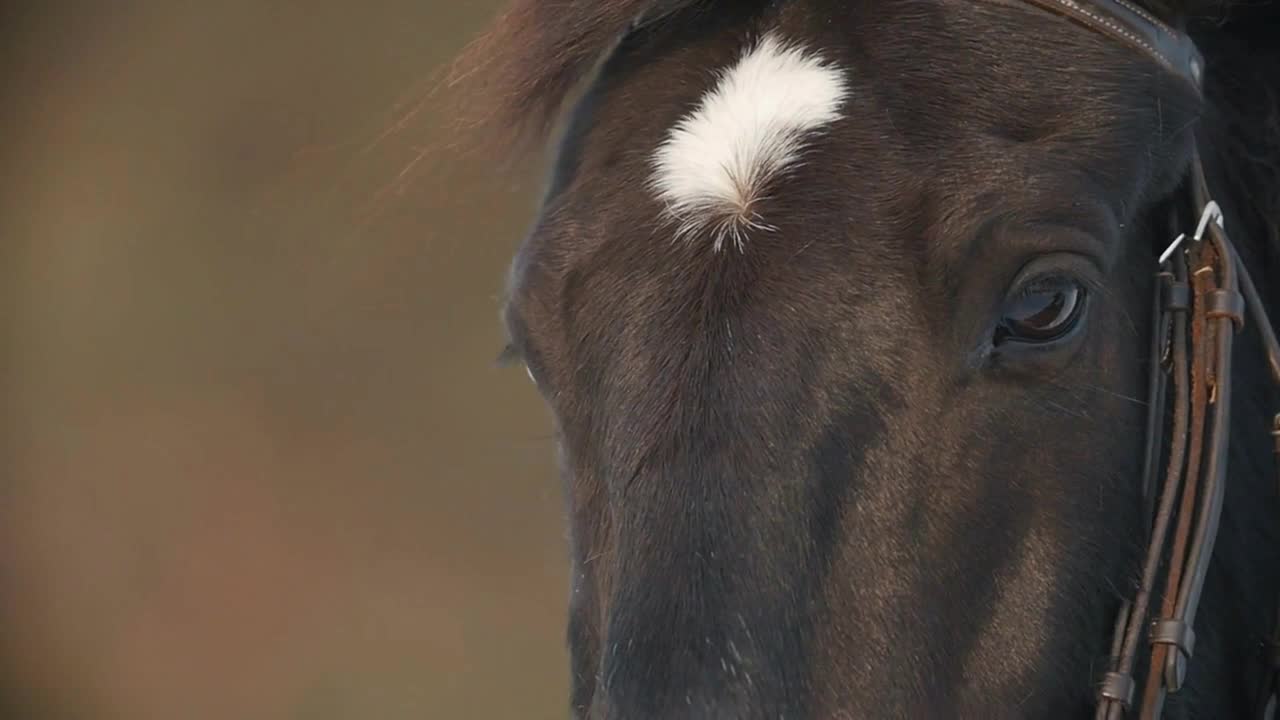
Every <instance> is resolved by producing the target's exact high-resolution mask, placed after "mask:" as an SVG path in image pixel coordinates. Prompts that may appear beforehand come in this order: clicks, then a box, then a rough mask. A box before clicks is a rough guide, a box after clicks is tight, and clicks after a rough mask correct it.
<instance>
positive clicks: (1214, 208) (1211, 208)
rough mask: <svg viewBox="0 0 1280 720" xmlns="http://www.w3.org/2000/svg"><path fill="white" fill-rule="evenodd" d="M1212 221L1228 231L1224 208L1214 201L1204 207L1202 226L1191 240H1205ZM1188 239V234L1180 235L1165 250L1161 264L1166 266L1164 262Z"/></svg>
mask: <svg viewBox="0 0 1280 720" xmlns="http://www.w3.org/2000/svg"><path fill="white" fill-rule="evenodd" d="M1210 221H1212V222H1216V223H1217V224H1218V227H1220V228H1222V229H1223V230H1226V229H1227V226H1226V224H1225V222H1224V220H1223V218H1222V208H1220V207H1218V203H1217V202H1215V201H1213V200H1210V201H1209V203H1208V204H1207V205H1205V206H1204V212H1202V213H1200V224H1199V225H1197V226H1196V234H1195V235H1193V236H1192V237H1191V239H1192V240H1194V241H1196V242H1200V241H1201V240H1203V239H1204V231H1205V230H1208V229H1209V222H1210ZM1186 239H1187V234H1186V233H1181V234H1179V235H1178V237H1176V238H1174V239H1173V242H1172V243H1171V244H1170V245H1169V247H1167V248H1165V251H1164V252H1163V253H1160V260H1159V264H1160V265H1164V261H1165V260H1168V259H1169V256H1171V255H1173V251H1174V250H1177V249H1178V246H1179V245H1181V244H1182V241H1183V240H1186Z"/></svg>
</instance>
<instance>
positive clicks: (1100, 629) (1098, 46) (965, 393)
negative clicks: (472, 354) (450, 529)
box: [507, 0, 1196, 718]
mask: <svg viewBox="0 0 1280 720" xmlns="http://www.w3.org/2000/svg"><path fill="white" fill-rule="evenodd" d="M1144 63H1145V61H1143V60H1142V59H1141V58H1137V57H1135V56H1134V55H1133V54H1132V53H1130V52H1129V51H1127V50H1125V49H1124V48H1122V47H1119V46H1115V45H1113V44H1111V43H1108V42H1106V41H1105V40H1103V39H1101V38H1100V37H1098V36H1096V35H1095V34H1093V33H1088V32H1085V31H1083V30H1080V29H1079V28H1076V27H1075V26H1073V25H1071V24H1069V23H1067V22H1064V21H1062V20H1061V19H1060V18H1057V17H1055V16H1049V15H1047V14H1045V13H1042V12H1040V11H1038V10H1035V9H1034V8H1030V7H1022V6H1018V5H1013V6H1005V5H1003V4H991V5H986V4H982V3H921V2H905V1H902V2H897V1H895V2H888V1H886V2H878V3H875V4H874V7H873V6H872V4H870V3H843V2H824V1H819V0H807V1H805V2H793V3H786V4H779V5H775V4H766V3H744V4H742V5H741V6H740V7H737V8H735V9H732V10H724V11H723V12H717V13H715V14H712V13H706V12H702V11H699V10H697V9H691V10H686V11H683V12H677V13H674V14H670V15H666V16H664V17H663V18H662V20H661V21H660V22H657V23H654V24H651V25H647V26H644V27H641V28H640V29H637V30H635V31H634V32H632V33H631V34H630V35H628V36H627V37H626V38H625V39H624V40H623V42H622V43H621V45H620V46H619V47H618V48H617V49H616V50H615V51H614V52H613V54H612V56H611V57H610V58H609V60H608V61H607V62H606V63H605V64H604V66H603V68H602V69H601V70H600V72H599V75H598V76H597V78H596V79H595V80H594V81H593V83H592V84H591V87H590V88H589V90H588V91H587V93H586V96H585V98H584V99H583V100H582V102H581V103H580V105H579V106H578V107H577V109H576V110H575V112H574V114H573V117H572V121H571V122H570V124H569V129H568V132H567V135H566V139H565V141H564V143H563V145H562V147H561V152H560V155H559V159H558V163H557V170H556V175H555V178H554V182H553V183H552V189H551V192H550V194H549V196H548V198H547V201H546V205H545V208H544V211H543V215H542V217H541V219H540V221H539V223H538V225H537V227H536V229H535V231H534V232H533V233H532V234H531V235H530V237H529V238H528V239H527V241H526V242H525V244H524V245H523V247H522V248H521V250H520V252H519V255H518V257H517V260H516V263H515V266H514V269H513V275H512V285H511V296H510V297H511V299H510V303H509V307H508V311H507V320H508V325H509V328H510V333H511V336H512V338H513V342H514V344H515V346H516V347H517V348H518V349H519V350H520V352H521V354H522V355H523V357H524V358H525V359H526V361H527V364H528V366H529V368H530V370H531V375H532V376H533V377H534V378H535V381H536V382H537V384H538V386H539V388H540V390H541V391H542V392H543V394H544V395H545V397H546V399H547V402H548V403H549V405H550V406H551V408H552V409H553V411H554V416H555V421H556V425H557V429H558V433H559V439H560V444H561V448H562V461H563V466H564V471H565V476H566V487H567V496H568V503H569V510H570V519H571V524H572V550H573V562H574V575H573V578H574V580H573V588H572V599H571V619H570V638H569V639H570V644H571V647H572V652H573V665H574V706H575V708H576V709H577V711H578V712H579V714H580V715H582V716H584V717H593V718H595V717H600V718H604V717H609V718H615V717H617V718H624V717H625V718H630V717H708V716H713V717H761V718H764V717H781V716H785V717H797V716H815V717H840V716H842V715H841V713H843V714H844V715H843V716H847V717H907V716H909V717H934V716H950V717H954V716H966V717H967V716H982V717H993V716H1007V715H1010V714H1014V715H1028V716H1033V717H1042V716H1045V715H1054V716H1060V715H1064V714H1068V713H1071V712H1074V711H1076V710H1081V711H1083V709H1084V707H1085V706H1086V705H1087V703H1088V702H1089V701H1090V698H1091V694H1092V686H1093V682H1094V681H1095V680H1096V678H1097V674H1098V671H1099V670H1100V668H1101V667H1102V664H1103V660H1104V659H1105V657H1106V647H1105V644H1106V640H1107V637H1108V634H1109V630H1110V622H1111V619H1112V618H1113V617H1114V612H1115V608H1116V607H1117V605H1118V603H1119V599H1120V597H1121V595H1122V593H1123V591H1124V588H1127V587H1129V586H1130V585H1131V584H1132V579H1131V575H1132V572H1133V566H1134V562H1135V559H1136V556H1137V550H1136V549H1137V545H1138V540H1139V539H1140V538H1139V526H1140V523H1141V520H1140V518H1139V512H1138V508H1139V507H1140V501H1139V498H1140V493H1141V489H1140V487H1139V471H1140V468H1139V464H1140V458H1141V456H1142V438H1143V433H1142V426H1143V420H1144V417H1145V407H1144V402H1143V398H1144V396H1145V382H1146V377H1147V373H1148V371H1149V367H1150V359H1149V358H1148V354H1149V352H1148V347H1147V345H1148V329H1149V318H1148V314H1149V307H1150V299H1149V292H1150V289H1151V283H1150V277H1151V275H1152V274H1153V271H1154V268H1155V261H1154V252H1155V251H1157V250H1158V248H1157V246H1159V245H1161V244H1162V243H1164V242H1166V241H1167V239H1168V238H1166V237H1165V233H1164V230H1163V229H1164V228H1165V227H1167V224H1168V223H1167V218H1165V217H1164V216H1162V215H1159V213H1158V212H1157V207H1156V206H1157V204H1158V202H1159V201H1160V200H1162V199H1163V198H1166V197H1167V196H1168V195H1169V194H1170V193H1171V192H1172V191H1173V189H1174V180H1175V178H1177V177H1178V176H1179V175H1180V173H1181V172H1182V170H1183V168H1184V167H1185V163H1186V154H1187V151H1188V148H1189V140H1190V138H1189V135H1188V132H1187V131H1186V128H1187V127H1188V126H1189V125H1190V124H1191V122H1192V120H1193V114H1194V113H1195V112H1196V109H1195V107H1194V106H1193V104H1192V103H1191V102H1190V101H1189V100H1188V99H1187V98H1179V97H1178V96H1177V95H1178V93H1177V88H1176V87H1174V83H1173V81H1172V80H1166V79H1164V78H1163V77H1162V74H1161V71H1160V69H1159V68H1156V67H1154V66H1148V65H1146V64H1144Z"/></svg>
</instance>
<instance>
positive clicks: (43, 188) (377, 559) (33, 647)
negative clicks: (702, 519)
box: [0, 0, 568, 720]
mask: <svg viewBox="0 0 1280 720" xmlns="http://www.w3.org/2000/svg"><path fill="white" fill-rule="evenodd" d="M27 5H28V7H25V8H24V7H22V6H21V5H7V6H6V8H5V10H4V11H3V13H4V16H3V17H0V28H3V32H4V34H5V37H4V44H3V48H4V50H3V53H2V55H3V57H4V59H3V61H0V81H2V82H0V88H3V92H4V98H3V102H0V131H2V132H3V140H2V141H0V298H2V300H3V301H2V302H0V318H2V322H3V335H0V338H2V340H3V342H2V343H0V403H2V404H0V407H3V413H2V414H0V423H2V427H0V717H3V718H5V719H8V718H33V719H35V720H45V719H47V718H48V719H62V718H67V719H80V718H92V719H98V718H103V719H108V720H110V719H114V718H129V719H131V720H135V719H150V718H164V719H165V720H185V719H187V718H193V719H200V718H219V719H224V718H237V719H239V718H244V719H254V718H264V719H276V718H287V719H291V720H292V719H297V720H307V719H312V718H314V719H316V720H321V719H325V718H375V719H380V718H387V719H392V720H394V719H398V718H534V719H537V718H563V717H565V716H566V710H565V708H566V706H567V699H566V683H567V667H566V659H565V657H564V648H563V644H564V643H563V640H562V636H563V626H564V615H565V598H566V594H567V589H568V579H567V560H566V550H565V540H564V521H563V514H562V506H561V496H560V488H559V484H558V480H557V477H556V473H555V469H554V449H553V446H552V441H551V437H550V422H549V418H548V415H547V413H546V411H545V410H544V408H543V406H542V404H541V401H540V400H539V399H538V398H537V395H536V393H535V391H534V390H533V388H532V387H531V385H530V384H529V383H528V381H527V380H526V378H525V376H524V373H523V371H521V370H520V369H518V368H509V369H503V368H499V367H497V366H496V364H495V362H494V360H495V358H496V357H497V355H498V353H499V351H500V350H501V348H502V344H503V334H502V331H501V326H500V323H499V314H498V313H499V308H500V304H501V296H502V290H503V281H504V274H505V270H506V265H507V262H508V259H509V258H510V256H511V253H512V251H513V249H514V248H515V246H516V244H517V243H518V241H519V239H520V237H521V235H522V234H523V232H524V231H525V230H526V228H527V226H528V223H529V222H530V220H531V218H532V212H533V210H534V201H535V199H536V196H537V192H538V190H539V183H540V181H541V177H540V176H539V175H538V174H537V173H536V172H521V173H507V174H497V173H494V172H493V171H492V170H491V169H490V168H486V167H482V166H479V164H478V163H474V162H468V161H467V160H466V158H465V157H463V156H459V155H456V154H450V153H440V154H437V153H429V154H428V156H426V157H425V158H424V159H422V160H419V159H418V158H419V156H420V155H422V151H423V149H424V148H429V147H433V146H438V145H441V144H447V143H448V140H449V138H448V137H444V136H442V135H441V131H440V130H439V127H440V125H441V123H440V122H439V121H440V118H439V117H435V116H438V115H439V114H440V111H439V108H438V107H436V106H435V105H433V103H432V102H431V101H430V99H428V100H427V101H426V102H425V103H420V102H419V101H421V100H422V99H423V98H424V97H425V96H426V92H425V91H426V89H427V88H428V87H430V85H431V80H432V78H433V73H434V71H435V70H436V69H437V68H439V67H440V66H441V65H442V64H443V63H446V62H447V61H448V60H449V59H450V58H451V56H453V55H454V54H455V53H456V52H457V51H458V50H459V49H460V48H461V47H462V46H463V45H464V44H465V43H466V42H468V41H469V40H470V39H471V38H472V37H474V36H475V34H476V33H477V32H479V31H480V29H481V28H482V27H483V26H484V25H485V24H486V22H487V21H488V20H489V19H491V18H492V16H493V14H494V12H495V11H496V9H497V6H498V3H497V2H496V1H495V0H486V1H483V2H481V1H475V2H465V3H464V2H446V1H444V0H427V1H425V2H423V1H422V0H415V1H413V2H410V1H408V0H375V2H367V3H353V2H342V1H339V0H308V1H307V2H285V1H283V0H257V1H256V2H242V1H227V2H216V3H209V2H204V3H192V2H183V1H181V0H154V1H152V2H119V3H96V4H92V3H44V4H37V3H28V4H27ZM419 106H420V107H419ZM415 108H416V111H415ZM433 128H435V129H434V130H433Z"/></svg>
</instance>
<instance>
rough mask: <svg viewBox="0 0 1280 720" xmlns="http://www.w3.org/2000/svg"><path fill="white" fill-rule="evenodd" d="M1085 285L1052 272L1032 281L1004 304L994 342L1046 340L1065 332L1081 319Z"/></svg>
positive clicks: (1050, 340) (1052, 339) (1036, 341)
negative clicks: (1050, 274) (1047, 275)
mask: <svg viewBox="0 0 1280 720" xmlns="http://www.w3.org/2000/svg"><path fill="white" fill-rule="evenodd" d="M1084 297H1085V291H1084V286H1083V285H1081V284H1080V283H1079V282H1078V281H1077V280H1075V279H1073V278H1070V277H1067V276H1064V275H1052V276H1049V277H1045V278H1040V279H1038V280H1034V281H1032V282H1031V283H1030V284H1028V285H1027V286H1026V287H1024V288H1023V289H1022V290H1021V291H1020V292H1019V293H1018V294H1017V296H1015V297H1013V298H1010V299H1009V300H1008V301H1007V302H1006V303H1005V306H1004V312H1003V313H1002V317H1001V319H1000V325H999V326H998V327H997V328H996V337H995V342H996V344H997V345H999V344H1001V343H1005V342H1024V343H1047V342H1052V341H1054V340H1057V339H1058V338H1061V337H1062V336H1064V335H1066V334H1067V333H1068V332H1070V331H1071V329H1072V328H1074V327H1075V326H1076V323H1077V322H1078V321H1079V320H1080V316H1081V314H1082V313H1081V309H1082V308H1083V307H1084Z"/></svg>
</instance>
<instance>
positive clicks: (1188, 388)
mask: <svg viewBox="0 0 1280 720" xmlns="http://www.w3.org/2000/svg"><path fill="white" fill-rule="evenodd" d="M1021 1H1022V2H1025V3H1028V4H1031V5H1034V6H1036V7H1039V8H1041V9H1044V10H1047V11H1049V12H1052V13H1055V14H1058V15H1061V16H1064V17H1066V18H1067V19H1069V20H1072V21H1074V22H1075V23H1077V24H1079V25H1082V26H1084V27H1086V28H1088V29H1090V30H1092V31H1095V32H1098V33H1100V34H1102V35H1104V36H1106V37H1108V38H1111V39H1113V40H1116V41H1118V42H1121V43H1123V44H1126V45H1128V46H1130V47H1132V48H1134V49H1135V50H1137V51H1139V52H1141V53H1143V54H1144V55H1145V56H1146V57H1148V58H1150V59H1151V60H1153V61H1155V62H1156V63H1158V64H1159V65H1160V66H1161V67H1162V68H1163V69H1164V70H1165V71H1166V73H1168V74H1170V75H1172V76H1173V77H1174V78H1175V79H1177V80H1180V81H1181V82H1183V83H1185V84H1186V85H1187V86H1188V87H1189V88H1190V89H1191V90H1193V91H1194V92H1195V94H1196V95H1197V96H1202V83H1203V76H1204V60H1203V58H1202V57H1201V55H1200V53H1199V51H1198V50H1197V49H1196V47H1195V44H1194V43H1193V42H1192V40H1191V38H1190V37H1189V36H1188V35H1186V34H1185V33H1183V32H1181V31H1179V30H1175V29H1174V28H1172V27H1170V26H1169V25H1166V24H1165V23H1163V22H1161V21H1160V20H1159V19H1157V18H1156V17H1155V16H1154V15H1152V14H1151V13H1150V12H1148V11H1147V10H1145V9H1143V8H1141V7H1139V6H1137V5H1135V4H1134V3H1133V2H1130V1H1129V0H1021ZM1189 175H1190V177H1189V179H1188V184H1189V186H1190V195H1191V197H1190V200H1191V202H1192V203H1194V207H1195V208H1198V209H1199V211H1200V222H1199V224H1198V226H1197V228H1196V229H1195V232H1194V234H1192V235H1191V236H1190V237H1188V236H1187V235H1185V234H1180V235H1178V236H1177V238H1176V239H1175V240H1174V241H1173V243H1172V244H1171V245H1170V246H1169V248H1168V249H1167V250H1166V251H1165V252H1164V253H1163V254H1162V255H1161V257H1160V260H1159V272H1158V273H1157V275H1156V279H1157V282H1156V292H1155V299H1154V303H1153V313H1154V322H1153V328H1152V337H1151V353H1152V354H1151V357H1152V359H1153V364H1152V369H1151V376H1150V380H1149V386H1148V416H1147V429H1146V438H1147V439H1146V454H1145V458H1144V463H1143V480H1142V486H1143V495H1144V498H1145V506H1146V509H1147V511H1146V518H1147V535H1146V542H1147V553H1146V559H1145V561H1144V563H1143V568H1142V580H1141V584H1140V586H1139V588H1138V593H1137V595H1136V596H1135V597H1134V599H1133V600H1132V601H1126V602H1125V603H1124V604H1123V605H1122V606H1121V609H1120V614H1119V617H1118V618H1117V620H1116V624H1115V631H1114V635H1113V638H1112V647H1111V657H1110V661H1109V664H1108V672H1107V673H1106V674H1105V676H1104V677H1103V680H1102V683H1101V685H1100V686H1099V688H1098V693H1097V700H1098V706H1097V713H1096V715H1095V718H1096V720H1123V718H1125V717H1127V716H1128V713H1130V712H1136V713H1137V714H1136V715H1133V717H1137V718H1142V719H1143V720H1157V719H1158V718H1160V716H1161V713H1162V711H1163V708H1164V702H1165V699H1166V698H1167V696H1168V695H1170V694H1173V693H1177V692H1178V691H1179V690H1181V689H1182V687H1183V685H1184V683H1185V681H1186V674H1187V666H1188V664H1189V663H1190V661H1191V658H1192V654H1193V651H1194V649H1195V640H1196V635H1195V631H1194V629H1193V627H1194V623H1195V616H1196V609H1197V608H1198V606H1199V603H1200V594H1201V591H1202V590H1203V589H1204V582H1205V577H1206V575H1207V574H1208V568H1209V562H1210V560H1211V558H1212V555H1213V547H1214V541H1215V540H1216V538H1217V534H1218V525H1219V521H1220V519H1221V516H1222V506H1223V498H1224V487H1225V482H1226V475H1227V446H1228V441H1229V439H1230V434H1231V393H1232V382H1231V381H1232V364H1231V360H1232V344H1233V340H1234V335H1235V333H1237V332H1239V331H1240V330H1241V329H1243V327H1244V324H1245V317H1246V314H1247V315H1248V316H1249V317H1251V318H1252V319H1253V324H1254V327H1256V328H1257V330H1258V334H1259V336H1260V337H1261V339H1262V344H1263V349H1264V351H1265V352H1266V355H1267V361H1268V366H1269V368H1270V372H1271V377H1272V380H1273V381H1274V382H1275V383H1276V384H1277V385H1280V342H1277V339H1276V334H1275V331H1274V329H1273V327H1272V324H1271V320H1270V318H1269V317H1268V316H1267V312H1266V308H1265V307H1264V306H1263V304H1262V301H1261V299H1260V297H1259V296H1258V291H1257V289H1256V288H1255V287H1254V284H1253V281H1252V279H1251V278H1250V277H1249V273H1248V271H1247V270H1246V268H1245V267H1244V265H1243V263H1242V261H1241V260H1240V257H1239V255H1237V254H1236V251H1235V249H1234V247H1233V246H1232V244H1231V241H1230V238H1229V237H1228V236H1227V233H1226V229H1225V223H1224V220H1223V216H1222V211H1221V210H1220V209H1219V207H1218V204H1217V203H1216V202H1214V201H1213V194H1212V192H1211V191H1210V189H1209V186H1208V182H1207V180H1206V178H1205V173H1204V166H1203V165H1202V163H1201V158H1200V153H1199V150H1198V149H1195V150H1194V151H1193V160H1192V163H1191V168H1190V171H1189ZM1175 222H1176V220H1175ZM1157 358H1158V359H1159V362H1158V363H1156V362H1154V360H1155V359H1157ZM1170 385H1172V386H1173V393H1172V399H1170V397H1169V386H1170ZM1170 400H1172V401H1171V402H1170ZM1166 404H1168V405H1170V407H1168V408H1166ZM1170 414H1171V415H1172V417H1171V419H1169V418H1168V416H1169V415H1170ZM1166 425H1167V426H1168V428H1169V432H1168V437H1169V444H1168V445H1169V446H1168V450H1167V453H1166V452H1165V449H1164V448H1163V447H1162V446H1163V444H1164V437H1165V429H1166ZM1269 430H1270V433H1271V435H1272V436H1273V437H1274V438H1275V453H1276V456H1277V460H1278V467H1280V414H1277V415H1276V416H1275V418H1274V419H1273V421H1272V426H1271V427H1270V428H1269ZM1162 461H1163V462H1164V472H1163V473H1161V472H1160V466H1161V463H1162ZM1278 478H1280V475H1278ZM1161 581H1163V582H1161ZM1161 586H1162V587H1161ZM1157 588H1161V589H1160V590H1159V593H1160V594H1159V597H1160V598H1161V601H1160V603H1159V607H1155V608H1153V607H1152V605H1153V599H1154V597H1155V596H1156V594H1157ZM1144 629H1146V631H1147V632H1146V633H1144V632H1143V630H1144ZM1274 633H1275V635H1274V636H1273V638H1272V640H1271V641H1270V648H1269V652H1268V653H1267V660H1266V667H1265V668H1263V670H1262V673H1261V679H1260V682H1259V685H1258V692H1257V699H1256V701H1255V703H1254V706H1253V711H1252V715H1251V716H1252V717H1254V718H1258V719H1259V720H1271V719H1273V718H1277V715H1278V711H1277V703H1280V608H1278V612H1277V618H1276V628H1275V630H1274ZM1144 635H1145V637H1144ZM1144 644H1145V646H1146V647H1147V650H1148V654H1149V658H1150V660H1149V666H1148V667H1147V668H1146V670H1145V672H1143V673H1140V674H1135V666H1136V665H1137V664H1138V657H1139V653H1140V650H1141V648H1142V646H1143V645H1144Z"/></svg>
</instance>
